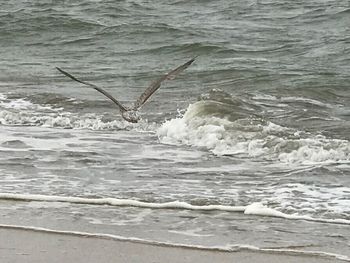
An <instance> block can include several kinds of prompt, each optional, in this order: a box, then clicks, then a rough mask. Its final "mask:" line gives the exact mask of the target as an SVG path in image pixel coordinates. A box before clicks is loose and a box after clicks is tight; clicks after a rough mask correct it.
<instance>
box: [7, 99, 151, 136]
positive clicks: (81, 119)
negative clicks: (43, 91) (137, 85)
mask: <svg viewBox="0 0 350 263" xmlns="http://www.w3.org/2000/svg"><path fill="white" fill-rule="evenodd" d="M33 100H34V101H35V100H40V101H44V103H45V104H37V103H33V102H32V101H31V100H28V99H24V98H18V99H9V98H8V97H7V96H6V95H4V94H0V124H2V125H9V126H12V125H13V126H39V127H51V128H63V129H89V130H136V131H154V130H155V124H153V123H148V121H147V120H143V121H141V122H139V123H137V124H133V123H129V122H127V121H124V120H123V119H122V118H120V120H105V119H104V117H103V116H102V115H97V114H84V115H81V114H77V113H71V112H68V111H64V108H65V107H71V106H73V107H74V106H75V104H79V103H81V102H79V101H76V100H75V99H74V98H66V97H63V98H62V97H57V96H46V98H45V99H43V100H41V96H37V97H36V98H33ZM56 106H59V107H56Z"/></svg>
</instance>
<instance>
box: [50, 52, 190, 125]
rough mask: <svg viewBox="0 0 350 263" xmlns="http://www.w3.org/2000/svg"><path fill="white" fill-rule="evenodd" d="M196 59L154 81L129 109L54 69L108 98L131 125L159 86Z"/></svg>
mask: <svg viewBox="0 0 350 263" xmlns="http://www.w3.org/2000/svg"><path fill="white" fill-rule="evenodd" d="M195 59H196V57H194V58H192V59H190V60H189V61H187V62H186V63H184V64H182V65H181V66H178V67H177V68H175V69H173V70H171V71H170V72H168V73H166V74H164V75H163V76H161V77H160V78H158V79H156V80H154V81H153V82H152V83H151V84H150V85H149V86H148V88H147V89H146V90H145V91H144V92H143V93H142V94H141V96H140V97H139V98H138V99H137V100H136V101H135V102H134V104H133V105H132V106H131V107H128V106H125V105H123V104H122V103H120V102H119V101H118V100H117V99H116V98H114V97H113V96H112V95H111V94H110V93H108V92H107V91H105V90H104V89H102V88H100V87H98V86H96V85H95V84H92V83H89V82H86V81H83V80H80V79H78V78H76V77H74V76H73V75H71V74H69V73H68V72H66V71H64V70H63V69H61V68H59V67H56V69H57V70H58V71H59V72H61V73H62V74H63V75H65V76H67V77H69V78H71V79H72V80H74V81H77V82H79V83H81V84H84V85H87V86H90V87H92V88H94V89H95V90H97V91H98V92H100V93H102V94H103V95H105V96H106V97H107V98H109V99H110V100H111V101H113V102H114V103H115V104H116V105H117V106H118V108H119V110H120V112H121V115H122V117H123V119H124V120H126V121H128V122H131V123H137V122H139V121H140V120H141V117H140V115H139V110H140V108H141V107H142V106H143V105H144V104H145V103H146V101H147V100H148V99H149V98H150V97H151V96H152V95H153V94H154V93H155V92H156V91H157V90H158V89H159V88H160V86H161V84H162V82H163V81H165V80H172V79H174V78H175V77H176V76H177V75H178V74H180V73H181V72H182V71H184V70H185V69H186V68H188V67H189V66H190V65H191V64H192V63H193V62H194V61H195Z"/></svg>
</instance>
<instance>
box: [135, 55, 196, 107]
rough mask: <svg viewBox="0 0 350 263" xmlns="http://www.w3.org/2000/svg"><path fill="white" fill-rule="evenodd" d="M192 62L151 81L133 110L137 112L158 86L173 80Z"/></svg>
mask: <svg viewBox="0 0 350 263" xmlns="http://www.w3.org/2000/svg"><path fill="white" fill-rule="evenodd" d="M194 60H195V58H192V59H191V60H189V61H187V62H186V63H185V64H183V65H181V66H179V67H177V68H176V69H173V70H172V71H170V72H169V73H167V74H165V75H163V76H162V77H160V78H159V79H157V80H155V81H153V82H152V83H151V85H150V86H149V87H148V88H147V89H146V90H145V91H144V92H143V93H142V95H141V96H140V97H139V98H138V100H137V101H136V102H135V104H134V110H138V109H139V108H141V107H142V105H143V104H145V102H146V101H147V100H148V99H149V97H151V96H152V94H153V93H154V92H156V91H157V90H158V89H159V88H160V85H161V84H162V82H163V81H164V80H170V79H174V78H175V77H176V76H177V75H178V74H179V73H181V72H182V71H184V70H185V69H186V68H188V67H189V66H190V65H191V64H192V63H193V61H194Z"/></svg>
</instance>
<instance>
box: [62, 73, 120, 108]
mask: <svg viewBox="0 0 350 263" xmlns="http://www.w3.org/2000/svg"><path fill="white" fill-rule="evenodd" d="M56 69H57V70H58V71H59V72H61V73H62V74H63V75H66V76H67V77H69V78H71V79H72V80H75V81H77V82H79V83H82V84H84V85H87V86H90V87H92V88H94V89H95V90H97V91H98V92H101V93H102V94H103V95H105V96H106V97H107V98H109V99H110V100H111V101H113V102H114V103H115V104H117V105H118V107H119V108H120V110H121V111H127V109H126V108H125V106H123V104H121V103H120V102H119V101H117V100H116V99H115V98H114V97H113V96H112V95H111V94H109V93H108V92H107V91H105V90H103V89H101V88H99V87H97V86H96V85H94V84H91V83H89V82H86V81H82V80H79V79H77V78H76V77H74V76H72V75H71V74H69V73H68V72H65V71H64V70H63V69H60V68H59V67H56Z"/></svg>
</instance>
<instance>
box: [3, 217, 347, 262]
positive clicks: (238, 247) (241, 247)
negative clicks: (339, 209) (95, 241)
mask: <svg viewBox="0 0 350 263" xmlns="http://www.w3.org/2000/svg"><path fill="white" fill-rule="evenodd" d="M0 228H5V229H15V230H26V231H34V232H41V233H50V234H60V235H67V236H77V237H84V238H99V239H107V240H116V241H127V242H133V243H138V244H147V245H154V246H166V247H177V248H188V249H197V250H208V251H221V252H237V251H256V252H262V253H263V252H265V253H279V254H287V255H295V256H317V257H325V258H336V259H338V260H342V261H345V262H350V258H349V257H348V256H346V255H341V254H336V253H330V252H325V251H310V250H297V249H289V248H259V247H257V246H252V245H247V244H228V245H226V246H201V245H191V244H181V243H171V242H160V241H153V240H148V239H142V238H137V237H125V236H119V235H113V234H106V233H89V232H81V231H65V230H55V229H49V228H43V227H35V226H21V225H7V224H0Z"/></svg>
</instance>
